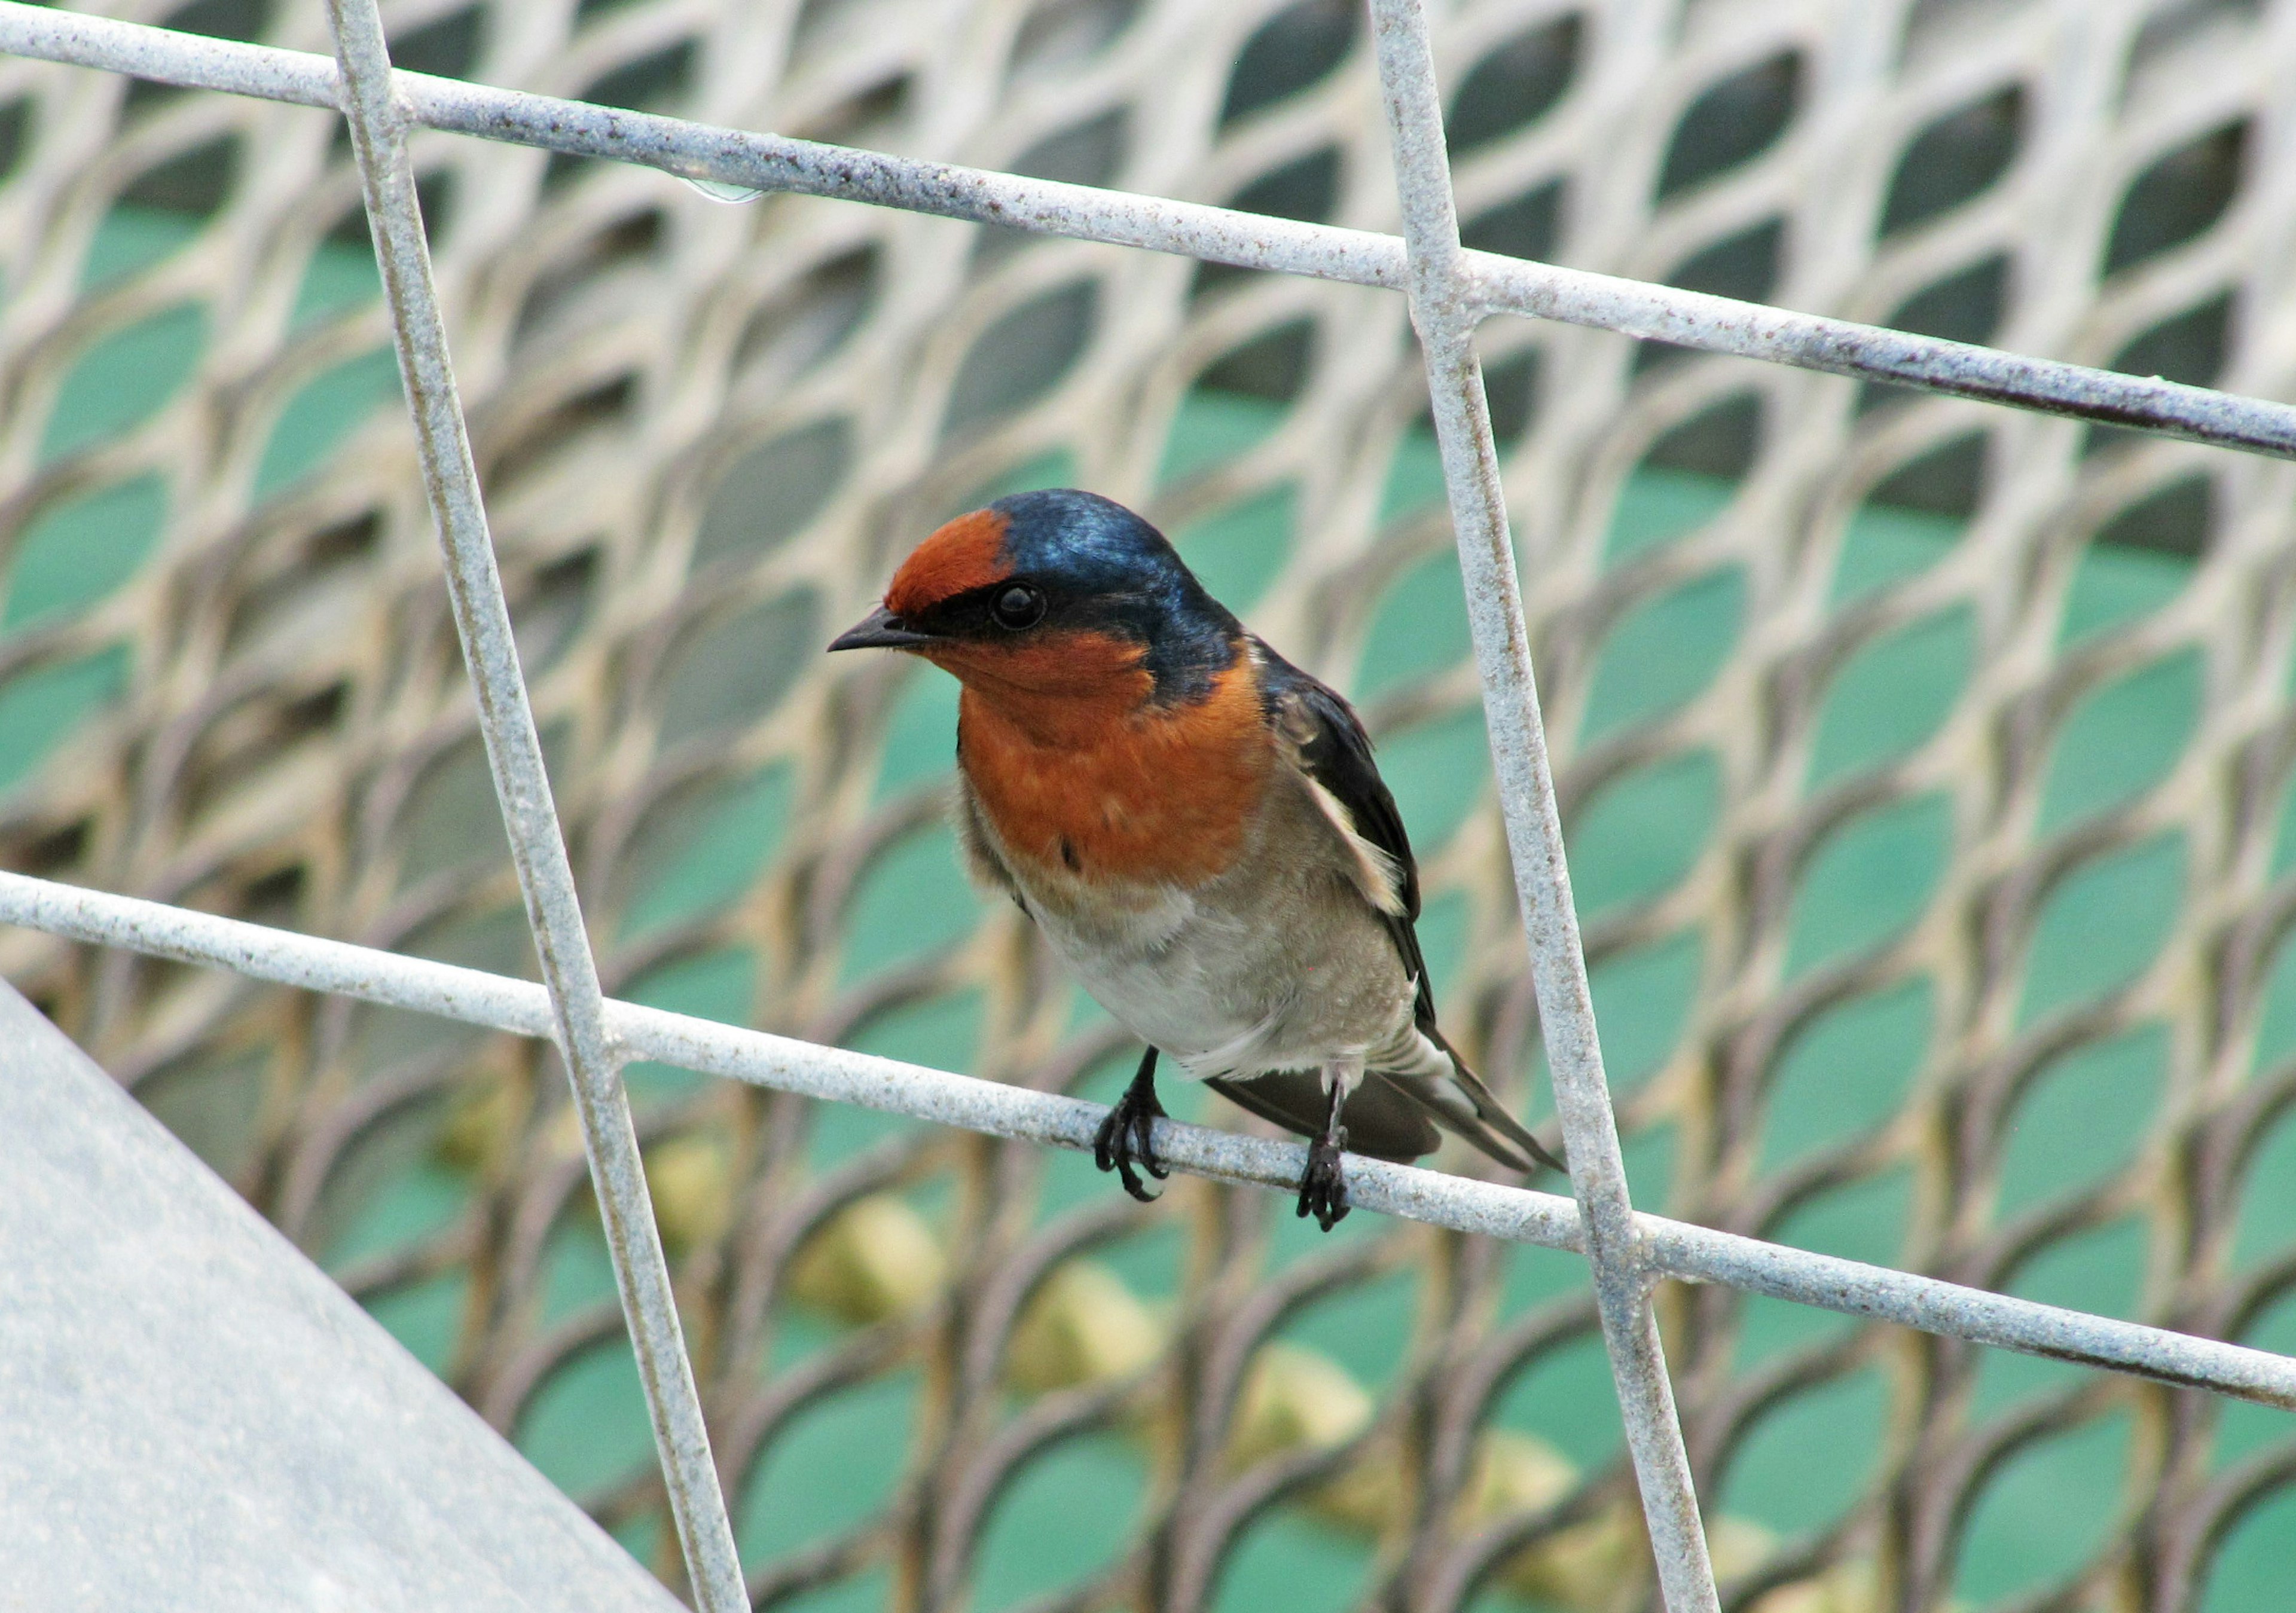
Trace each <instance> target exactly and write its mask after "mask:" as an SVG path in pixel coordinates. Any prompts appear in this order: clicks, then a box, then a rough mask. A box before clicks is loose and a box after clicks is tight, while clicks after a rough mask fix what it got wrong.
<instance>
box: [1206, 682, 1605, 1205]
mask: <svg viewBox="0 0 2296 1613" xmlns="http://www.w3.org/2000/svg"><path fill="white" fill-rule="evenodd" d="M1258 648H1259V652H1260V654H1261V655H1262V657H1263V658H1264V667H1265V669H1264V671H1263V674H1262V677H1263V687H1264V688H1265V690H1266V693H1267V707H1268V716H1269V718H1270V720H1271V721H1273V722H1274V724H1275V728H1276V731H1277V733H1280V734H1281V735H1283V738H1284V740H1285V741H1287V742H1288V743H1289V745H1290V747H1291V749H1292V756H1293V758H1294V760H1295V762H1296V764H1297V766H1299V768H1300V772H1301V773H1302V774H1305V775H1306V777H1307V779H1308V782H1309V783H1310V784H1312V785H1314V786H1315V788H1316V790H1317V792H1318V794H1317V799H1318V801H1319V802H1320V803H1322V804H1324V807H1325V810H1326V812H1336V814H1337V817H1336V818H1335V822H1334V827H1336V828H1337V829H1338V830H1339V831H1341V833H1342V834H1345V835H1349V837H1351V838H1352V839H1356V840H1359V841H1361V842H1362V843H1364V844H1365V846H1367V847H1369V848H1370V850H1371V851H1372V852H1374V853H1375V854H1376V856H1377V857H1378V858H1379V859H1381V860H1382V862H1383V864H1384V867H1385V870H1386V871H1387V872H1389V873H1390V876H1391V879H1392V885H1391V886H1390V888H1388V889H1387V891H1386V892H1385V893H1384V894H1387V895H1389V896H1390V900H1387V901H1382V900H1380V899H1379V898H1380V896H1381V895H1382V891H1381V890H1380V889H1379V888H1377V887H1373V888H1366V889H1365V898H1366V899H1367V900H1369V901H1370V902H1371V905H1373V906H1374V908H1376V909H1378V911H1379V914H1380V918H1381V921H1382V922H1383V923H1384V924H1385V925H1386V926H1387V933H1388V936H1389V938H1390V939H1391V940H1392V941H1393V942H1394V943H1395V950H1396V953H1397V954H1398V956H1399V957H1401V959H1402V960H1403V968H1404V971H1405V973H1406V975H1407V976H1408V977H1409V978H1411V980H1412V981H1413V982H1414V984H1415V990H1416V993H1417V995H1416V998H1415V1001H1414V1003H1413V1005H1412V1018H1413V1019H1414V1020H1415V1021H1416V1023H1417V1024H1418V1027H1419V1028H1420V1030H1421V1031H1422V1032H1423V1033H1424V1034H1425V1035H1426V1036H1427V1038H1428V1039H1429V1040H1430V1041H1431V1042H1433V1043H1434V1044H1435V1045H1436V1046H1438V1047H1439V1048H1441V1049H1442V1050H1443V1052H1444V1054H1445V1056H1446V1057H1447V1058H1448V1059H1449V1060H1450V1062H1451V1066H1452V1070H1453V1072H1454V1073H1455V1075H1456V1077H1457V1086H1458V1089H1459V1092H1460V1093H1461V1094H1462V1095H1464V1097H1465V1098H1466V1100H1467V1105H1466V1106H1461V1107H1456V1108H1455V1109H1450V1110H1447V1109H1446V1108H1445V1106H1444V1105H1442V1104H1441V1103H1440V1102H1439V1101H1429V1100H1430V1099H1432V1098H1433V1097H1434V1094H1433V1093H1426V1094H1425V1095H1422V1092H1421V1088H1422V1085H1423V1084H1422V1083H1421V1082H1419V1081H1415V1080H1398V1081H1397V1082H1395V1083H1394V1085H1395V1087H1396V1088H1397V1089H1398V1091H1400V1092H1401V1093H1404V1094H1406V1095H1407V1096H1410V1097H1412V1098H1413V1099H1414V1101H1418V1102H1421V1103H1423V1104H1425V1106H1426V1107H1427V1108H1428V1109H1429V1110H1430V1111H1431V1112H1432V1114H1433V1115H1434V1117H1435V1118H1436V1119H1438V1120H1439V1121H1441V1122H1442V1123H1443V1124H1444V1125H1445V1126H1447V1127H1448V1128H1449V1129H1451V1130H1453V1131H1456V1132H1457V1133H1458V1134H1460V1135H1461V1136H1463V1137H1464V1138H1466V1139H1467V1141H1468V1142H1472V1143H1473V1144H1474V1145H1475V1146H1476V1147H1478V1148H1480V1149H1481V1150H1483V1151H1484V1152H1485V1153H1487V1154H1488V1155H1490V1156H1491V1157H1492V1158H1493V1159H1497V1160H1499V1161H1500V1162H1501V1163H1502V1164H1505V1165H1511V1166H1514V1167H1518V1168H1526V1169H1527V1168H1529V1162H1530V1161H1532V1160H1536V1161H1538V1163H1539V1164H1542V1165H1546V1166H1550V1167H1553V1168H1554V1169H1556V1170H1561V1169H1562V1168H1563V1167H1562V1161H1561V1160H1559V1159H1556V1158H1555V1157H1554V1154H1552V1153H1551V1152H1549V1151H1548V1150H1546V1148H1545V1147H1544V1146H1543V1145H1541V1144H1540V1142H1539V1141H1538V1139H1537V1138H1536V1137H1534V1136H1532V1135H1531V1134H1530V1133H1529V1130H1528V1129H1527V1128H1526V1127H1525V1126H1523V1125H1522V1123H1521V1121H1519V1120H1517V1119H1516V1118H1514V1117H1513V1115H1511V1114H1509V1113H1508V1112H1507V1111H1506V1109H1505V1108H1504V1107H1503V1106H1502V1105H1501V1104H1500V1103H1499V1102H1498V1101H1497V1099H1496V1098H1495V1097H1493V1096H1492V1095H1491V1091H1490V1089H1489V1088H1488V1087H1487V1086H1485V1085H1483V1084H1482V1081H1481V1080H1480V1078H1479V1077H1477V1076H1476V1074H1475V1072H1474V1071H1473V1070H1472V1069H1469V1068H1468V1067H1467V1061H1466V1060H1464V1059H1462V1058H1461V1057H1460V1056H1459V1053H1458V1050H1457V1049H1456V1048H1455V1047H1453V1046H1452V1045H1451V1044H1450V1042H1449V1040H1448V1039H1447V1038H1446V1037H1445V1036H1444V1035H1443V1032H1442V1030H1441V1028H1439V1026H1437V1024H1436V1023H1435V990H1434V987H1432V986H1431V985H1430V984H1429V983H1428V979H1427V960H1426V957H1425V956H1424V955H1423V954H1422V953H1421V952H1420V950H1419V930H1418V926H1417V923H1416V921H1417V919H1418V917H1419V864H1418V863H1417V861H1416V860H1415V858H1414V857H1413V856H1412V855H1411V839H1410V837H1409V836H1408V835H1406V833H1405V832H1404V829H1403V815H1402V814H1401V813H1399V812H1398V811H1397V810H1396V807H1395V797H1394V796H1392V795H1390V793H1389V792H1388V788H1387V782H1386V781H1385V780H1383V779H1382V778H1381V777H1380V776H1379V767H1378V766H1377V764H1375V763H1374V761H1373V760H1372V756H1371V736H1370V735H1369V734H1367V733H1365V732H1364V726H1363V724H1362V723H1361V722H1360V721H1359V720H1357V716H1356V714H1355V709H1354V708H1352V707H1350V706H1349V704H1348V703H1347V701H1346V700H1343V699H1341V697H1340V695H1339V693H1338V692H1336V691H1334V690H1333V689H1332V688H1331V687H1330V686H1329V685H1327V684H1323V683H1321V682H1319V681H1318V680H1316V678H1313V677H1311V676H1309V675H1308V674H1307V673H1304V672H1302V671H1300V669H1299V668H1298V667H1294V666H1293V665H1292V663H1291V662H1289V661H1287V660H1285V659H1283V657H1282V656H1280V655H1277V654H1276V653H1275V651H1273V650H1270V649H1268V648H1267V646H1266V645H1265V644H1260V645H1259V646H1258ZM1365 882H1366V881H1365V880H1362V879H1359V880H1358V881H1357V883H1358V884H1359V885H1363V884H1365ZM1245 1107H1246V1108H1251V1107H1252V1106H1251V1104H1248V1103H1247V1104H1245ZM1470 1111H1472V1112H1470ZM1263 1112H1264V1111H1263ZM1269 1118H1272V1119H1275V1120H1276V1121H1277V1123H1278V1124H1279V1125H1289V1124H1291V1123H1290V1122H1289V1121H1288V1120H1284V1119H1283V1118H1282V1117H1279V1116H1270V1117H1269ZM1494 1133H1496V1134H1497V1135H1496V1136H1494V1135H1493V1134H1494ZM1501 1139H1504V1142H1501ZM1422 1151H1424V1150H1422Z"/></svg>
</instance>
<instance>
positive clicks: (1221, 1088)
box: [1204, 1069, 1442, 1163]
mask: <svg viewBox="0 0 2296 1613" xmlns="http://www.w3.org/2000/svg"><path fill="white" fill-rule="evenodd" d="M1204 1085H1206V1086H1209V1087H1210V1088H1211V1089H1212V1090H1213V1091H1214V1092H1216V1093H1218V1094H1219V1095H1220V1096H1221V1097H1223V1098H1226V1100H1227V1101H1229V1102H1231V1103H1233V1104H1234V1105H1235V1106H1236V1107H1237V1108H1238V1109H1250V1110H1251V1112H1252V1113H1253V1114H1255V1115H1258V1116H1259V1118H1261V1119H1263V1120H1270V1121H1273V1122H1274V1123H1275V1124H1276V1125H1277V1126H1282V1127H1283V1129H1284V1130H1285V1131H1289V1132H1297V1133H1299V1134H1300V1135H1301V1136H1303V1137H1313V1136H1316V1135H1318V1134H1320V1133H1321V1132H1322V1131H1323V1129H1324V1110H1325V1109H1327V1108H1328V1107H1329V1106H1330V1103H1331V1100H1330V1099H1329V1098H1328V1097H1326V1096H1325V1095H1324V1077H1323V1072H1322V1071H1320V1070H1313V1069H1299V1070H1277V1071H1274V1072H1271V1073H1270V1074H1267V1075H1264V1076H1254V1077H1251V1079H1250V1080H1249V1081H1231V1080H1228V1079H1226V1077H1221V1076H1213V1077H1209V1078H1207V1079H1206V1080H1205V1082H1204ZM1340 1124H1341V1125H1342V1126H1346V1127H1347V1128H1348V1146H1349V1148H1350V1149H1353V1150H1355V1151H1356V1152H1357V1153H1359V1154H1362V1155H1364V1156H1365V1158H1367V1159H1393V1160H1396V1161H1398V1163H1407V1162H1408V1161H1410V1160H1413V1159H1418V1158H1419V1157H1420V1156H1421V1155H1422V1154H1431V1153H1433V1152H1434V1151H1435V1146H1436V1144H1437V1143H1439V1142H1441V1141H1442V1137H1441V1135H1440V1134H1439V1133H1438V1132H1437V1131H1436V1129H1435V1126H1434V1125H1433V1123H1432V1122H1431V1121H1430V1120H1429V1119H1428V1118H1427V1111H1426V1110H1425V1109H1422V1108H1420V1107H1419V1105H1418V1104H1416V1103H1415V1102H1413V1101H1411V1099H1410V1098H1409V1097H1407V1096H1406V1094H1405V1093H1402V1092H1401V1091H1399V1090H1398V1088H1397V1086H1396V1085H1395V1083H1393V1082H1392V1081H1389V1080H1387V1079H1385V1078H1384V1077H1380V1076H1365V1077H1364V1081H1363V1085H1360V1086H1358V1087H1357V1088H1356V1089H1355V1091H1353V1092H1351V1093H1349V1094H1348V1101H1347V1103H1346V1104H1345V1105H1344V1106H1343V1107H1342V1108H1341V1110H1340Z"/></svg>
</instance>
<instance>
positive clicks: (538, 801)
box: [327, 0, 750, 1613]
mask: <svg viewBox="0 0 2296 1613" xmlns="http://www.w3.org/2000/svg"><path fill="white" fill-rule="evenodd" d="M327 10H328V17H329V21H330V22H331V24H332V27H333V29H334V36H335V48H336V51H337V53H338V58H339V61H340V69H341V78H340V82H341V85H342V90H343V104H342V111H343V116H344V117H345V119H347V120H348V122H349V125H350V130H351V144H352V150H353V151H354V153H355V155H356V157H357V161H358V168H359V178H360V182H361V184H362V185H363V186H364V187H365V199H366V214H367V223H368V226H369V227H370V229H372V231H373V235H374V250H375V258H376V261H377V263H378V264H379V265H380V266H381V271H382V282H383V296H384V299H385V301H386V302H387V303H388V304H389V308H390V315H391V323H392V325H393V327H394V329H395V332H396V341H397V347H398V371H399V377H400V379H401V381H403V382H404V383H405V386H406V403H407V408H408V411H409V413H412V415H413V416H414V430H415V438H416V443H417V446H418V448H419V450H420V453H421V456H422V475H423V481H424V485H425V491H426V492H427V493H428V495H429V496H430V512H431V516H432V519H433V520H436V521H437V523H438V527H439V546H440V548H441V549H442V551H443V552H444V554H445V559H446V568H447V591H448V594H449V595H450V596H451V598H452V601H453V605H454V612H455V631H456V633H457V634H458V635H460V636H461V639H462V643H463V659H464V660H465V661H466V662H467V663H468V664H469V666H470V670H471V687H472V689H473V691H474V692H476V694H477V697H478V706H479V723H480V728H481V730H482V731H483V733H484V735H485V740H486V749H487V761H488V766H489V767H490V768H491V769H492V771H493V774H494V784H495V794H496V797H497V798H498V799H499V800H500V802H501V804H502V814H503V825H504V829H505V831H507V832H508V835H509V838H510V845H511V856H512V862H513V864H515V866H516V868H517V871H518V882H519V888H520V890H521V892H522V893H523V895H524V897H525V898H526V913H527V922H528V924H529V927H530V928H531V929H532V930H533V933H534V947H535V953H536V955H537V957H538V958H539V960H540V962H541V965H542V978H543V982H544V985H545V988H546V990H547V991H548V994H549V999H550V1006H551V1016H552V1025H551V1032H552V1035H553V1038H554V1039H555V1040H556V1042H557V1044H558V1046H559V1050H560V1051H561V1052H562V1053H563V1054H564V1056H565V1060H566V1069H567V1074H568V1077H569V1078H570V1081H571V1083H572V1085H573V1090H574V1103H575V1109H576V1112H577V1114H578V1116H579V1118H580V1122H581V1127H582V1142H583V1147H584V1150H585V1151H586V1153H587V1155H588V1157H589V1162H590V1176H591V1182H592V1184H593V1185H594V1187H595V1189H596V1191H597V1197H598V1211H599V1217H600V1219H601V1221H602V1222H603V1224H604V1228H605V1232H606V1245H607V1248H608V1249H609V1251H610V1252H611V1257H612V1261H613V1267H614V1281H615V1283H616V1285H617V1287H618V1288H619V1290H620V1292H621V1300H622V1310H623V1314H624V1315H625V1316H626V1317H627V1320H628V1322H629V1331H630V1342H631V1345H632V1347H633V1350H634V1352H635V1355H636V1359H637V1366H638V1376H639V1379H640V1380H641V1382H642V1383H643V1385H644V1391H645V1402H646V1411H647V1414H648V1415H649V1416H650V1417H651V1418H652V1422H653V1432H654V1441H655V1444H656V1445H658V1446H659V1448H660V1455H661V1467H662V1476H663V1481H664V1483H665V1485H666V1486H667V1487H668V1494H669V1506H670V1513H671V1516H672V1518H673V1519H674V1520H675V1522H676V1528H677V1536H678V1541H679V1543H680V1544H681V1546H682V1547H683V1548H684V1550H685V1564H686V1572H687V1576H688V1577H689V1579H690V1580H691V1582H692V1584H693V1592H694V1596H695V1599H696V1601H698V1602H699V1603H700V1605H701V1608H702V1609H703V1613H746V1609H748V1607H749V1605H750V1599H749V1593H748V1592H747V1590H746V1589H745V1587H744V1585H743V1584H742V1568H741V1562H740V1560H739V1558H738V1556H737V1554H736V1552H735V1551H734V1531H733V1525H732V1523H731V1521H730V1520H729V1519H727V1517H726V1502H725V1496H724V1494H722V1493H721V1491H720V1488H719V1486H718V1482H717V1467H716V1465H715V1464H714V1463H713V1462H712V1461H711V1460H710V1454H709V1430H708V1429H707V1427H706V1426H705V1425H704V1423H703V1421H702V1416H701V1400H700V1398H699V1396H698V1395H697V1394H696V1392H695V1389H694V1382H693V1366H692V1363H690V1362H689V1361H688V1360H687V1359H686V1355H685V1339H684V1337H683V1334H682V1332H681V1330H680V1328H679V1326H678V1321H677V1304H676V1295H675V1293H674V1292H673V1290H672V1289H671V1286H670V1279H669V1267H668V1262H667V1261H666V1260H665V1259H664V1258H663V1256H662V1249H661V1238H660V1233H659V1232H658V1231H657V1229H656V1228H655V1225H654V1220H653V1207H652V1201H651V1200H650V1199H649V1197H648V1195H647V1192H646V1181H645V1167H644V1161H643V1160H642V1159H641V1158H640V1156H639V1153H638V1142H637V1133H636V1131H635V1128H634V1127H633V1126H632V1125H631V1121H630V1107H629V1100H628V1097H627V1093H625V1092H624V1090H623V1087H622V1079H621V1069H620V1065H619V1060H618V1059H617V1058H616V1056H615V1053H614V1052H613V1049H612V1046H611V1044H610V1042H609V1040H608V1038H607V1035H606V1025H605V1005H604V995H603V992H602V991H601V990H600V988H599V985H598V970H597V964H596V961H595V960H594V958H593V957H592V956H591V954H590V943H589V938H588V936H587V935H586V933H585V931H584V929H583V926H582V909H581V905H580V902H579V900H578V897H577V896H576V893H575V888H574V871H573V868H572V866H571V865H570V864H569V862H568V861H567V856H566V845H565V841H564V839H562V836H561V835H560V833H559V828H558V813H557V808H556V806H554V805H553V802H552V799H551V793H550V779H549V775H548V774H547V773H546V772H545V768H544V766H543V758H542V741H541V740H540V738H539V737H538V736H537V733H536V732H535V726H534V711H533V708H532V707H531V706H530V705H529V702H528V699H527V692H526V680H525V677H524V675H523V674H522V673H521V670H520V667H519V660H518V647H517V644H516V642H515V641H514V640H513V639H512V634H511V620H510V607H509V605H508V603H507V602H505V601H504V597H503V588H502V577H501V575H500V573H499V572H498V571H497V570H496V566H495V553H494V544H493V540H492V538H491V536H490V535H489V534H488V530H487V517H486V509H485V506H484V504H483V503H482V502H481V500H480V493H479V478H478V470H477V467H476V465H475V464H474V463H473V462H472V460H471V440H470V431H469V427H468V425H467V423H466V422H464V420H463V407H462V401H461V398H460V397H459V396H458V395H457V392H456V390H455V373H454V368H453V365H452V364H451V362H450V361H449V358H448V356H447V331H446V325H445V323H444V321H443V320H442V319H441V317H440V315H439V299H438V293H437V291H436V288H435V287H434V286H433V285H432V283H431V274H430V246H429V243H428V242H426V240H425V239H424V236H423V229H422V210H421V209H420V207H419V206H418V205H417V202H416V200H415V192H414V169H413V168H412V166H411V165H410V164H409V163H408V161H407V157H406V127H407V123H406V111H405V109H404V108H403V107H402V106H401V105H400V104H399V103H398V98H397V95H396V94H395V89H394V86H393V83H392V78H391V68H390V57H389V52H388V50H387V48H386V46H385V45H384V42H383V34H382V19H381V14H380V13H379V12H378V10H377V6H376V0H328V5H327Z"/></svg>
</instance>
